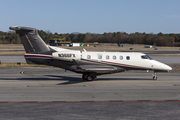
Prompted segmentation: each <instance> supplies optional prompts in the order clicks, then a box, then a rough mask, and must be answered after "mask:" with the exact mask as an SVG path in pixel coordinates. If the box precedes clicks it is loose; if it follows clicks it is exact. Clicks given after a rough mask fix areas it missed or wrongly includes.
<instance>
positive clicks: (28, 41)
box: [9, 26, 172, 81]
mask: <svg viewBox="0 0 180 120" xmlns="http://www.w3.org/2000/svg"><path fill="white" fill-rule="evenodd" d="M9 29H10V30H15V31H16V33H17V34H19V36H20V39H21V41H22V44H23V46H24V49H25V51H26V54H25V55H24V57H25V59H26V62H27V63H28V64H43V65H48V66H55V67H59V68H63V69H65V70H69V71H73V72H76V73H80V74H82V78H83V79H84V80H87V81H92V80H93V79H95V78H97V76H98V75H102V74H111V73H118V72H124V71H128V70H147V71H149V70H152V71H154V74H153V79H154V80H157V75H156V72H168V71H170V70H172V68H171V67H170V66H168V65H166V64H164V63H161V62H158V61H156V60H153V59H152V58H151V57H149V56H148V55H146V54H143V53H139V52H92V51H86V50H85V49H84V50H83V51H80V50H69V49H64V48H59V47H53V46H48V45H46V43H45V42H44V41H43V40H42V38H41V37H40V36H39V34H38V30H37V29H35V28H29V27H17V26H15V27H9Z"/></svg>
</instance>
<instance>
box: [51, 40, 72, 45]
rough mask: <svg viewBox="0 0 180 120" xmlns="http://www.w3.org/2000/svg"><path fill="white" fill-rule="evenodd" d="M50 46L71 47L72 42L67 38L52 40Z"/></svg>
mask: <svg viewBox="0 0 180 120" xmlns="http://www.w3.org/2000/svg"><path fill="white" fill-rule="evenodd" d="M49 44H50V45H51V46H69V45H70V44H71V41H66V40H65V38H51V39H50V41H49Z"/></svg>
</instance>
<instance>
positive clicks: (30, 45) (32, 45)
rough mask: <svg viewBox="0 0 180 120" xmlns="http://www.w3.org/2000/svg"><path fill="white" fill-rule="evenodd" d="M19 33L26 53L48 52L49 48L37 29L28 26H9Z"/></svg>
mask: <svg viewBox="0 0 180 120" xmlns="http://www.w3.org/2000/svg"><path fill="white" fill-rule="evenodd" d="M9 29H11V30H15V31H16V33H17V34H19V36H20V38H21V41H22V43H23V45H24V49H25V51H26V53H34V54H50V49H49V47H48V46H47V45H46V43H45V42H44V41H43V40H42V38H41V37H40V36H39V34H38V30H37V29H35V28H28V27H9Z"/></svg>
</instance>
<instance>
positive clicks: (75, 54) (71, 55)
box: [52, 51, 81, 61]
mask: <svg viewBox="0 0 180 120" xmlns="http://www.w3.org/2000/svg"><path fill="white" fill-rule="evenodd" d="M52 58H54V59H58V60H63V61H73V59H74V60H80V59H81V52H80V51H62V52H54V53H52Z"/></svg>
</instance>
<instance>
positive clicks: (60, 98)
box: [0, 68, 180, 120]
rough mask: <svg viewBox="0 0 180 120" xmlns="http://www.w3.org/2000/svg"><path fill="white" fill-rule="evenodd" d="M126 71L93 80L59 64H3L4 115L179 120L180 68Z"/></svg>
mask: <svg viewBox="0 0 180 120" xmlns="http://www.w3.org/2000/svg"><path fill="white" fill-rule="evenodd" d="M157 76H158V80H157V81H154V80H152V73H151V72H149V73H147V72H146V71H127V72H123V73H117V74H110V75H102V76H98V78H97V79H95V80H94V81H92V82H87V81H84V80H82V78H81V75H80V74H76V73H73V72H70V71H66V72H65V71H64V70H63V69H59V68H52V69H50V68H1V69H0V116H1V118H2V119H23V120H24V119H74V120H76V119H77V120H80V119H83V120H84V119H91V120H97V119H98V120H101V119H103V120H106V119H107V120H109V119H130V120H131V119H142V120H144V119H177V118H179V117H180V114H179V113H180V109H179V107H180V74H179V71H171V72H169V73H157Z"/></svg>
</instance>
